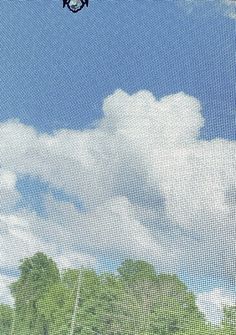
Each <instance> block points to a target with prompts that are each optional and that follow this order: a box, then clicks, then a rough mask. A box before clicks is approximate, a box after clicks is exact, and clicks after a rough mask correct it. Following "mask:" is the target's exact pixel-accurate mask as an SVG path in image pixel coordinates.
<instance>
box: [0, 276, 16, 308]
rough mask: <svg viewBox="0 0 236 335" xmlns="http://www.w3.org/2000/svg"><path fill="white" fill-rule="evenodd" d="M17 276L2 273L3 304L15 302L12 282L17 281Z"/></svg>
mask: <svg viewBox="0 0 236 335" xmlns="http://www.w3.org/2000/svg"><path fill="white" fill-rule="evenodd" d="M15 279H16V278H15V277H10V276H5V275H1V274H0V302H1V303H3V304H9V305H12V304H13V298H12V296H11V292H10V287H9V286H10V284H11V283H13V282H14V281H15Z"/></svg>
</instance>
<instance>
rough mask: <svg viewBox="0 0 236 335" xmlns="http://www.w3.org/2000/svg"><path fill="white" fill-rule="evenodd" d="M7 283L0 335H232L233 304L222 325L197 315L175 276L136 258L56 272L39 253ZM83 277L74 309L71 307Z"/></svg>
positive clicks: (234, 325)
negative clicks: (113, 267) (106, 268)
mask: <svg viewBox="0 0 236 335" xmlns="http://www.w3.org/2000/svg"><path fill="white" fill-rule="evenodd" d="M19 269H20V276H19V278H18V280H17V281H16V282H15V283H13V284H12V285H11V292H12V295H13V298H14V301H15V304H14V307H10V306H8V305H4V304H2V305H0V334H1V335H69V334H71V333H70V330H71V322H72V315H73V313H74V312H75V320H74V321H75V328H74V333H73V334H72V335H172V334H173V335H235V334H236V306H235V307H228V308H225V311H224V319H223V321H222V325H221V326H220V327H214V326H213V325H210V324H209V322H207V321H206V320H205V319H204V316H203V315H202V314H201V313H200V311H199V310H198V308H197V305H196V302H195V296H194V294H193V293H192V292H190V291H189V290H188V288H187V287H186V286H185V284H184V283H183V282H182V281H181V280H180V279H179V278H178V277H177V276H175V275H168V274H157V273H156V271H155V269H154V267H153V266H152V265H151V264H149V263H147V262H145V261H140V260H126V261H124V262H123V263H122V264H121V266H120V267H119V268H118V271H117V273H116V274H114V273H99V274H98V273H96V272H95V271H94V270H93V269H89V268H81V269H66V270H64V271H62V272H61V273H60V272H59V270H58V268H57V266H56V264H55V262H54V261H53V260H52V259H51V258H49V257H47V256H46V255H45V254H43V253H36V254H35V255H34V256H32V257H31V258H26V259H24V260H23V261H22V262H21V264H20V266H19ZM79 276H81V278H82V279H81V287H80V292H79V293H80V295H79V297H80V299H79V301H78V309H76V310H75V309H74V307H75V300H76V294H77V288H78V279H79Z"/></svg>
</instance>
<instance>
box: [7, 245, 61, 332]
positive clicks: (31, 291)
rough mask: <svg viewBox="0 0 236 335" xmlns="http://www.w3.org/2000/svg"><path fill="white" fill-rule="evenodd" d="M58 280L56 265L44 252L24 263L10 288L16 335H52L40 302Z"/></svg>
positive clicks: (27, 259) (25, 260)
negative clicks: (13, 299)
mask: <svg viewBox="0 0 236 335" xmlns="http://www.w3.org/2000/svg"><path fill="white" fill-rule="evenodd" d="M59 280H60V274H59V271H58V269H57V267H56V264H55V263H54V262H53V260H52V259H50V258H48V257H47V256H46V255H45V254H43V253H41V252H38V253H36V254H35V255H34V256H33V257H31V258H26V259H24V260H23V261H22V262H21V265H20V277H19V279H18V280H17V282H15V283H14V284H12V285H11V292H12V294H13V297H14V298H15V311H16V317H15V331H14V335H49V333H48V326H47V323H46V320H44V319H43V318H42V317H41V315H40V313H39V312H38V306H37V303H38V301H39V300H40V298H41V297H42V296H43V295H44V294H45V292H47V291H48V290H49V288H50V286H51V285H53V284H54V283H56V282H58V281H59Z"/></svg>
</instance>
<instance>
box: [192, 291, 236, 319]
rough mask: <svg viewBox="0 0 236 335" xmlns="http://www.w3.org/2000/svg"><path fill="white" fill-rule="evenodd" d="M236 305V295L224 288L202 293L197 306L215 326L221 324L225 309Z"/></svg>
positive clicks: (199, 295)
mask: <svg viewBox="0 0 236 335" xmlns="http://www.w3.org/2000/svg"><path fill="white" fill-rule="evenodd" d="M235 304H236V295H234V294H233V293H232V292H229V291H226V290H225V289H222V288H215V289H213V290H211V291H208V292H202V293H200V294H198V296H197V305H198V307H199V309H200V310H201V311H202V312H203V313H204V314H205V316H206V318H207V319H208V320H209V321H211V322H212V323H213V324H216V325H217V324H220V322H221V319H222V316H223V309H224V307H226V306H234V305H235Z"/></svg>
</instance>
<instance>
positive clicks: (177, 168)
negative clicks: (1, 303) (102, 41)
mask: <svg viewBox="0 0 236 335" xmlns="http://www.w3.org/2000/svg"><path fill="white" fill-rule="evenodd" d="M103 108H104V117H103V119H102V120H101V121H100V122H98V123H97V124H96V127H94V128H93V129H88V130H84V131H75V130H74V131H73V130H67V129H64V130H61V131H57V132H55V133H54V134H51V135H49V134H39V133H37V132H36V131H35V129H34V128H32V127H29V126H26V125H24V124H22V123H20V122H17V121H14V120H13V121H9V122H5V123H4V122H3V123H0V137H1V143H0V164H1V166H2V169H4V171H11V172H10V173H12V176H13V175H14V176H15V175H19V174H20V175H22V174H23V175H24V174H30V175H32V176H38V177H39V178H41V179H43V180H44V181H47V182H48V183H49V184H50V185H53V186H56V187H59V188H62V189H63V190H64V191H65V192H67V193H69V194H73V195H76V196H78V197H79V198H80V199H81V200H82V201H83V204H84V207H85V209H86V210H85V211H79V210H77V209H76V208H75V207H74V206H73V205H72V204H71V203H66V202H63V201H56V200H55V199H53V198H52V197H46V198H45V203H46V205H47V212H48V218H45V219H42V218H40V217H37V216H36V215H35V214H34V213H30V212H27V211H21V212H19V211H18V212H15V213H13V214H9V213H5V212H4V213H3V214H2V216H1V217H2V223H1V224H0V227H1V228H0V229H3V230H4V229H5V233H4V234H5V235H4V234H2V235H1V241H0V243H2V244H3V245H4V244H5V245H6V247H5V249H4V248H3V249H2V250H3V251H2V250H1V258H0V259H1V262H2V263H3V264H4V266H7V265H10V264H11V263H12V264H16V263H17V262H18V259H19V257H23V256H24V255H26V254H31V253H33V252H34V251H35V250H38V249H39V250H44V251H47V252H48V253H49V254H50V255H53V256H54V257H55V259H57V260H59V262H61V264H63V263H64V265H65V264H69V262H71V261H72V262H75V261H76V257H77V255H78V262H79V257H80V255H87V256H86V257H88V259H89V257H92V258H91V260H92V259H93V257H95V258H97V257H109V258H112V257H113V258H115V257H116V258H120V259H121V258H124V257H138V258H146V259H148V260H150V261H152V262H153V263H155V264H157V266H158V269H162V270H170V269H172V271H180V270H181V269H185V270H186V268H187V269H188V271H191V272H194V271H196V272H200V273H201V274H202V275H204V274H207V273H211V274H215V275H216V274H217V275H221V276H225V277H228V278H232V277H233V276H234V274H235V221H234V217H235V205H236V199H235V192H236V186H235V150H236V144H235V142H234V141H227V140H224V139H215V140H212V141H203V140H200V139H199V134H200V130H201V127H203V125H204V120H203V117H202V115H201V106H200V103H199V101H197V99H195V98H193V97H190V96H188V95H186V94H184V93H183V92H181V93H178V94H173V95H170V96H167V97H164V98H162V99H160V100H157V99H156V98H155V97H154V96H153V95H152V94H151V93H150V92H148V91H140V92H138V93H136V94H133V95H128V94H127V93H125V92H123V91H122V90H117V91H116V92H115V93H114V94H112V95H111V96H109V97H107V98H106V99H105V101H104V106H103ZM8 173H9V172H8ZM6 180H7V178H5V184H7V183H6ZM9 180H11V178H9ZM8 183H9V184H8V185H9V186H10V185H11V183H12V185H13V186H14V178H12V181H11V182H10V181H8ZM10 215H14V216H10ZM14 220H15V221H14ZM17 220H18V221H17ZM6 221H7V222H8V224H7V228H6ZM14 222H15V223H14ZM16 222H21V224H18V225H17V224H16ZM22 222H23V223H22ZM11 223H12V225H13V226H14V227H13V226H11ZM13 246H14V247H15V249H14V248H13ZM4 250H5V251H4ZM9 250H10V255H9ZM14 250H15V251H14ZM69 255H70V256H69ZM81 257H82V256H81ZM86 257H85V258H86ZM64 265H63V266H64Z"/></svg>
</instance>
